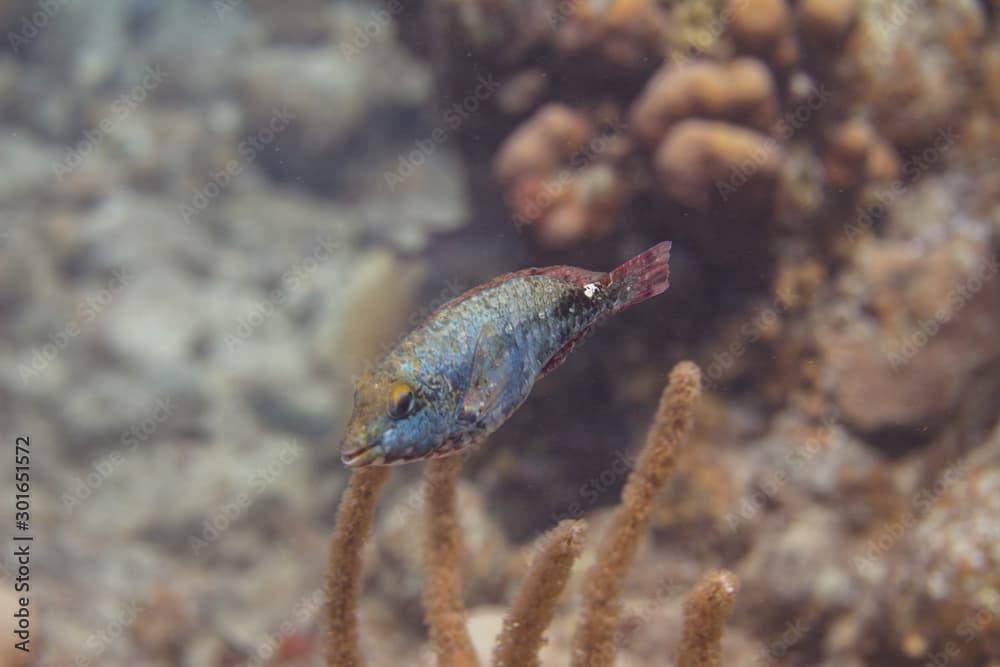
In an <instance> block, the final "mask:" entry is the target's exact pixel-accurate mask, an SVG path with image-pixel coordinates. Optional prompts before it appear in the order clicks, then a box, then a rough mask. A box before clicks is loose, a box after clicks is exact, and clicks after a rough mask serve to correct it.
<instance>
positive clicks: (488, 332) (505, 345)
mask: <svg viewBox="0 0 1000 667" xmlns="http://www.w3.org/2000/svg"><path fill="white" fill-rule="evenodd" d="M515 355H516V350H515V349H514V347H513V346H512V345H511V344H510V341H509V340H508V337H507V336H505V335H502V334H501V333H500V332H499V331H498V330H497V327H496V325H495V324H494V323H493V322H487V323H486V324H484V325H483V327H482V328H481V329H480V330H479V335H478V336H477V337H476V346H475V349H474V350H473V352H472V363H471V364H470V367H469V375H468V378H469V379H468V383H467V384H466V388H465V395H464V396H463V397H462V401H461V403H460V404H459V406H458V419H459V421H461V422H463V423H465V424H468V425H472V424H476V423H478V422H479V421H480V420H481V419H482V418H483V417H484V416H485V415H487V414H489V413H490V411H491V410H492V409H493V408H494V407H495V406H496V405H497V402H498V401H499V400H500V398H501V396H503V393H504V390H505V389H506V388H507V385H508V383H510V380H511V378H512V377H513V376H514V373H515V372H516V371H517V369H516V368H515V365H516V357H515Z"/></svg>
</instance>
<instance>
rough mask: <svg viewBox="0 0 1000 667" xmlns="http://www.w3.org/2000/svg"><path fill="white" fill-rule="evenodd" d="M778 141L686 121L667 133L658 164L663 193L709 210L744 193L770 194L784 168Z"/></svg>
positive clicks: (716, 124)
mask: <svg viewBox="0 0 1000 667" xmlns="http://www.w3.org/2000/svg"><path fill="white" fill-rule="evenodd" d="M782 157H783V156H782V151H781V149H780V148H779V147H778V145H777V142H775V141H774V140H773V139H771V138H769V137H766V136H764V135H762V134H759V133H757V132H753V131H752V130H747V129H744V128H741V127H737V126H735V125H729V124H728V123H719V122H712V121H703V120H685V121H682V122H680V123H678V124H677V125H676V126H675V127H674V128H673V129H672V130H671V131H670V132H669V134H667V137H666V139H664V140H663V143H662V144H661V145H660V147H659V149H658V150H657V151H656V156H655V164H656V171H657V175H658V176H659V182H660V184H661V187H662V188H663V190H664V191H665V192H666V193H667V194H668V195H670V196H671V197H673V198H674V199H676V200H677V201H679V202H680V203H682V204H684V205H686V206H690V207H692V208H698V209H707V208H709V207H710V206H712V205H716V204H723V203H727V202H730V200H732V199H733V198H734V197H737V196H738V195H741V194H747V195H749V194H757V193H760V192H764V193H765V194H769V193H770V191H771V189H772V188H773V185H774V179H775V177H776V175H777V173H778V170H779V169H780V168H781V163H782Z"/></svg>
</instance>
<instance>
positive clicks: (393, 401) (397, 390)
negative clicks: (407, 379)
mask: <svg viewBox="0 0 1000 667" xmlns="http://www.w3.org/2000/svg"><path fill="white" fill-rule="evenodd" d="M415 405H416V401H415V400H413V389H412V388H411V387H410V385H408V384H406V383H404V382H397V383H396V384H394V385H392V387H391V388H390V389H389V406H388V407H389V416H390V417H392V418H393V419H402V418H403V417H406V416H407V415H409V414H410V413H411V412H413V408H414V406H415Z"/></svg>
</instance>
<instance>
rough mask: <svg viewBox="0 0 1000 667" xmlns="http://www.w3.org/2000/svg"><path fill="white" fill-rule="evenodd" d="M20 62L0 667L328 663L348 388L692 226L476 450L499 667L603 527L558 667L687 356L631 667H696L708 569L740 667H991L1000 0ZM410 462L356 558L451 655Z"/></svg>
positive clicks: (850, 2) (477, 25)
mask: <svg viewBox="0 0 1000 667" xmlns="http://www.w3.org/2000/svg"><path fill="white" fill-rule="evenodd" d="M0 37H2V38H3V39H2V40H0V438H2V439H3V443H4V447H3V452H2V454H0V455H2V456H3V457H4V460H3V463H2V466H0V480H2V483H3V485H2V488H3V490H4V493H3V495H2V497H0V506H2V508H3V510H2V513H0V520H2V521H3V530H2V531H0V535H2V536H3V538H4V544H3V547H2V549H0V552H2V553H3V557H2V558H0V615H2V617H3V620H2V622H0V630H2V633H0V642H2V643H0V667H23V666H27V665H39V666H46V667H48V666H53V667H61V666H73V667H82V666H85V665H104V666H119V665H123V666H146V665H150V666H153V665H155V666H160V665H178V666H188V665H190V666H199V667H200V666H206V667H216V666H219V667H222V666H236V665H283V666H298V665H322V664H324V662H323V657H322V654H323V650H322V644H323V636H324V622H323V602H324V600H323V588H322V585H323V577H324V570H325V568H326V562H327V550H328V545H329V540H330V534H331V531H332V530H333V526H334V519H335V515H336V510H337V504H338V501H339V499H340V497H341V494H342V492H343V490H344V488H345V486H346V484H347V480H348V476H349V470H348V469H347V468H346V467H345V466H344V465H343V464H342V463H341V461H340V451H339V442H340V438H341V436H342V434H343V430H344V427H345V426H346V421H347V418H348V417H349V415H350V411H351V400H352V394H353V388H354V384H355V381H356V380H357V379H358V377H359V376H360V374H362V373H363V372H365V371H366V370H368V369H370V368H371V367H372V366H373V365H374V364H375V363H377V361H378V360H379V359H380V358H381V357H382V355H384V354H385V353H386V352H387V351H388V350H389V349H391V347H392V346H393V345H394V343H395V342H397V341H398V340H399V339H400V337H401V336H402V335H404V334H405V333H406V332H407V331H409V330H410V329H412V328H413V327H415V326H417V325H419V324H420V323H421V322H422V321H423V320H424V319H425V318H426V317H427V315H428V314H430V313H431V312H433V311H434V309H435V308H437V307H438V306H440V305H441V304H443V303H444V302H446V301H448V300H450V299H452V298H453V297H456V296H458V295H459V294H461V293H462V292H464V291H465V290H466V289H469V288H471V287H474V286H476V285H478V284H481V283H483V282H486V281H488V280H490V279H492V278H493V277H495V276H497V275H500V274H502V273H505V272H508V271H515V270H519V269H522V268H524V267H528V266H548V265H553V264H569V265H573V266H578V267H583V268H586V269H593V270H601V271H606V270H610V269H612V268H613V267H615V266H617V265H619V264H621V263H622V262H623V261H625V260H626V259H628V258H629V257H632V256H634V255H635V254H637V253H638V252H640V251H642V250H644V249H646V248H648V247H650V246H652V245H653V244H655V243H658V242H660V241H663V240H668V239H669V240H671V241H672V243H673V249H672V257H671V274H670V282H671V286H670V288H669V290H668V291H667V292H666V293H665V294H664V295H662V296H659V297H656V298H654V299H652V300H650V301H648V302H646V303H643V304H641V305H638V306H635V307H634V308H631V309H629V310H628V311H626V312H624V313H622V314H621V315H618V316H616V317H615V318H613V319H612V320H610V321H609V322H607V323H606V324H605V325H603V326H602V327H601V328H600V329H599V330H598V331H597V332H596V333H595V334H594V335H593V336H592V337H590V338H589V340H588V341H587V342H585V343H583V344H582V345H580V346H579V347H578V348H577V350H576V351H575V352H574V354H573V355H572V356H571V357H570V358H569V359H568V360H567V362H566V363H565V364H564V365H563V366H562V367H561V368H560V369H558V370H557V371H555V372H554V373H552V374H551V375H550V376H549V377H547V378H546V379H544V380H543V381H541V382H540V383H539V384H538V385H537V386H536V388H535V390H534V391H533V393H532V395H531V396H530V397H529V398H528V400H527V402H526V403H525V404H524V406H523V407H522V408H521V409H520V410H519V411H518V412H517V413H516V414H515V415H514V416H513V417H512V418H511V419H510V420H509V422H508V423H506V424H505V425H504V426H503V427H501V429H500V430H499V431H497V432H496V433H495V434H494V435H493V436H491V437H490V438H489V440H488V441H487V442H486V443H485V444H484V445H482V446H480V447H478V448H476V450H475V451H474V452H473V453H472V454H471V455H470V456H468V457H467V458H466V460H465V462H464V466H463V469H462V477H461V482H460V484H459V487H458V509H459V513H460V520H461V527H462V537H463V549H464V551H463V556H462V559H461V561H460V562H461V576H462V586H463V589H462V592H463V596H464V601H465V606H466V610H467V618H466V620H467V623H468V628H469V636H470V638H471V640H472V642H473V644H474V645H475V647H476V648H477V650H478V651H479V653H480V657H481V659H482V660H483V662H484V664H485V663H486V660H487V658H488V656H489V653H490V650H491V648H492V645H493V641H494V637H495V636H496V635H497V633H498V631H499V630H500V627H501V621H502V618H503V614H504V613H505V610H506V609H507V607H508V605H509V603H510V600H511V597H512V595H513V592H514V591H515V590H516V588H517V585H518V583H519V582H520V581H521V580H522V579H523V578H524V576H525V573H526V568H527V557H528V556H529V555H530V554H531V553H532V551H533V550H535V549H534V547H533V545H534V544H535V542H536V540H537V538H538V537H539V536H540V535H541V534H542V533H543V532H544V531H547V530H549V529H551V528H553V527H554V526H555V525H556V524H557V523H558V522H559V521H561V520H563V519H584V520H586V521H587V522H588V523H589V524H590V526H591V530H590V532H589V534H588V535H589V537H588V539H587V545H586V546H585V547H584V551H583V554H582V555H581V557H580V561H579V562H578V563H577V565H576V567H575V568H574V569H573V571H572V574H571V575H570V578H569V582H568V584H567V590H566V591H565V593H564V594H563V595H562V597H561V599H560V602H559V604H558V606H557V608H556V616H555V620H554V621H553V623H552V625H551V627H550V628H549V629H548V631H547V633H546V637H547V643H546V645H545V647H544V648H543V650H542V653H541V664H543V665H565V664H568V659H569V655H570V652H571V651H570V644H571V637H572V634H573V631H574V627H575V624H576V621H577V619H578V617H579V611H580V606H581V602H580V600H581V589H582V586H583V584H582V582H583V577H584V575H585V573H586V571H587V567H588V566H589V564H590V563H592V562H593V559H594V556H593V549H594V548H595V547H596V546H598V545H599V544H600V530H601V528H602V527H603V526H606V525H607V524H608V521H609V520H610V516H611V511H612V508H613V507H614V506H615V505H616V503H617V502H618V499H619V496H620V493H621V489H622V486H623V484H624V483H625V480H626V478H627V476H628V473H629V470H630V469H631V468H632V467H633V465H634V463H635V460H636V459H635V457H636V452H637V451H638V449H639V448H640V447H641V445H642V442H643V438H644V437H645V435H646V432H647V430H648V429H649V425H650V421H651V419H652V416H653V413H654V410H655V408H656V405H657V400H658V397H659V395H660V392H661V390H662V389H663V386H664V383H665V381H666V377H667V373H668V372H669V370H670V369H671V368H672V367H673V366H674V365H675V364H676V363H677V362H679V361H681V360H691V361H693V362H695V363H696V364H697V365H698V366H699V367H700V369H701V376H702V384H703V395H702V398H701V400H700V402H699V403H698V407H697V409H696V411H695V413H694V417H693V419H694V425H693V429H692V432H691V435H690V437H689V438H688V439H687V440H686V441H685V442H684V444H683V446H682V447H680V448H679V450H678V451H677V457H676V458H677V461H676V469H675V470H674V472H673V474H672V476H671V477H670V478H669V479H667V481H666V483H665V485H664V488H663V489H662V491H661V492H660V493H659V494H658V495H657V497H656V502H655V505H654V506H653V509H652V513H651V516H650V527H649V530H648V532H647V533H646V535H645V540H644V542H643V543H642V545H641V547H640V549H639V551H638V553H637V555H636V560H635V562H634V563H633V564H632V567H631V568H630V570H629V573H628V575H627V577H626V578H625V579H624V581H623V582H622V586H623V593H622V597H621V600H620V602H621V608H620V612H621V627H620V630H619V631H618V632H617V634H616V636H615V644H616V650H617V663H616V664H618V665H622V666H628V667H633V666H634V667H639V666H644V665H650V666H654V665H655V666H659V665H673V664H676V663H675V662H674V659H673V657H672V656H673V655H674V654H675V650H676V647H677V645H678V643H679V642H680V636H681V627H682V617H683V605H684V600H685V596H686V594H687V592H688V591H689V590H690V589H691V588H692V587H693V586H695V585H696V584H697V582H698V581H699V580H700V579H701V577H702V575H703V574H704V573H705V572H707V571H709V570H713V569H717V568H725V569H727V570H729V571H731V572H732V573H733V574H734V575H735V576H736V577H738V580H739V591H738V593H737V594H736V597H735V600H734V606H733V609H732V614H731V616H730V617H729V618H728V621H727V623H726V631H725V635H724V637H723V640H722V659H721V664H723V665H727V666H729V665H732V666H737V665H740V666H742V665H750V666H764V665H768V666H771V665H774V666H779V665H780V666H789V667H792V666H795V667H797V666H805V665H821V666H824V667H862V666H866V665H880V666H886V667H910V666H914V667H915V666H924V665H933V666H934V667H944V666H945V665H947V666H949V667H984V666H993V667H996V666H997V665H1000V421H998V420H1000V279H998V272H1000V271H998V270H1000V265H998V257H1000V252H998V251H1000V2H997V0H658V1H657V0H538V1H534V2H532V1H530V0H415V1H413V2H404V1H403V0H384V1H381V0H375V1H371V2H363V1H358V2H346V1H339V0H338V1H331V2H322V1H320V0H298V1H291V2H280V3H279V2H268V1H267V0H175V1H173V2H157V1H155V0H102V1H98V0H0ZM18 438H26V439H27V441H30V528H18V527H17V524H16V523H15V511H16V509H17V508H16V498H15V496H16V493H15V492H16V489H17V488H18V487H17V486H16V482H15V480H17V481H20V480H21V479H22V478H20V477H16V475H17V474H19V473H16V472H15V467H16V466H15V460H16V446H15V442H16V440H17V439H18ZM424 466H425V464H423V463H413V464H408V465H403V466H398V467H394V468H393V469H392V476H391V478H390V479H389V481H388V482H387V483H386V486H385V488H384V489H383V492H382V495H381V497H380V498H379V500H378V508H377V512H376V515H375V519H374V528H373V534H372V537H371V539H370V540H369V542H368V544H367V545H366V546H365V549H364V551H363V558H364V571H363V579H362V589H361V590H362V593H361V602H360V607H359V622H360V629H361V630H360V631H361V646H362V649H363V651H364V653H365V655H366V657H367V663H368V664H370V665H373V666H381V665H415V666H419V667H423V666H429V665H433V664H436V663H435V654H434V650H433V648H432V646H431V644H430V642H429V640H428V632H427V626H426V623H425V620H424V611H423V608H422V605H421V594H422V591H423V588H424V577H423V570H422V559H421V534H422V533H421V529H422V528H421V523H422V522H421V518H422V516H423V509H424V507H423V505H424V503H423V495H422V493H423V492H422V486H421V473H422V471H423V468H424ZM29 532H30V533H31V534H32V535H33V537H34V539H33V541H32V542H31V547H30V549H31V551H30V553H31V555H30V581H25V580H24V579H23V576H22V575H23V573H22V571H21V569H20V568H21V565H23V564H24V563H23V562H19V561H18V556H17V552H16V548H17V545H18V543H17V542H15V541H13V538H14V537H15V536H16V535H17V534H22V533H29ZM19 577H22V578H21V579H19ZM18 581H25V583H28V584H29V585H30V592H29V593H26V592H25V591H24V590H22V589H20V588H16V583H17V582H18ZM25 595H28V596H29V597H30V604H29V605H27V607H28V608H30V624H29V625H30V651H29V652H25V651H23V650H20V649H18V648H17V646H16V643H17V642H18V641H19V636H18V635H17V634H16V632H15V631H16V630H18V628H19V626H18V623H19V619H18V618H17V617H16V614H18V612H19V610H20V609H22V608H25V607H26V605H24V604H23V603H22V602H21V601H20V600H19V598H21V597H22V596H25ZM21 627H23V626H21Z"/></svg>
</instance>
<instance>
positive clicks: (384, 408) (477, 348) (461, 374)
mask: <svg viewBox="0 0 1000 667" xmlns="http://www.w3.org/2000/svg"><path fill="white" fill-rule="evenodd" d="M669 262H670V241H664V242H662V243H659V244H657V245H655V246H653V247H652V248H650V249H648V250H646V251H645V252H642V253H640V254H639V255H637V256H635V257H633V258H632V259H630V260H628V261H627V262H625V263H624V264H622V265H621V266H620V267H618V268H616V269H614V270H612V271H610V272H607V273H602V272H598V271H588V270H586V269H580V268H576V267H572V266H549V267H544V268H529V269H524V270H521V271H516V272H514V273H508V274H505V275H502V276H500V277H498V278H495V279H493V280H491V281H490V282H487V283H485V284H483V285H480V286H478V287H474V288H472V289H470V290H469V291H467V292H465V293H463V294H461V295H459V296H457V297H455V298H454V299H452V300H450V301H448V302H447V303H445V304H443V305H442V306H441V307H439V308H438V309H437V310H435V311H434V312H433V313H431V314H430V315H429V316H428V318H427V319H426V320H425V321H424V322H423V324H421V325H419V326H417V327H416V328H415V329H414V330H413V331H411V332H410V333H409V334H408V335H407V336H406V337H405V338H403V339H402V340H401V341H400V343H399V344H398V345H397V346H396V347H395V348H393V349H392V350H391V351H390V352H389V353H388V354H387V355H386V356H385V357H384V358H383V359H382V360H381V361H380V362H379V363H378V364H376V365H375V366H374V367H373V368H372V369H371V370H370V371H369V372H367V373H365V374H363V375H362V376H361V377H359V378H358V381H357V384H356V386H355V392H354V406H353V410H352V412H351V416H350V419H349V420H348V423H347V428H346V431H345V434H344V437H343V440H342V442H341V449H340V451H341V460H342V461H343V463H344V464H345V465H347V466H350V467H362V466H381V465H396V464H401V463H408V462H411V461H419V460H425V459H431V458H438V457H443V456H450V455H453V454H456V453H458V452H462V451H465V450H467V449H468V448H470V447H472V446H474V445H477V444H479V443H481V442H483V441H484V440H485V439H486V438H487V437H489V436H490V435H491V434H492V433H493V432H494V431H496V430H497V429H498V428H499V427H500V426H501V425H502V424H503V423H504V422H505V421H507V419H508V418H509V417H510V416H511V415H512V414H513V413H514V412H515V411H516V410H517V409H518V408H519V407H520V406H521V404H522V403H524V401H525V400H526V399H527V398H528V394H529V393H530V392H531V389H532V388H533V387H534V385H535V383H536V382H537V381H538V380H540V379H541V378H542V377H544V376H546V375H548V374H549V373H551V372H552V371H554V370H555V369H556V368H558V367H559V366H560V365H561V364H562V363H563V362H564V361H565V360H566V358H567V357H568V356H569V354H570V353H571V352H572V351H573V349H574V348H575V347H576V346H577V344H578V343H580V341H581V340H583V339H584V337H586V336H587V335H588V334H589V333H591V332H592V331H593V330H594V328H595V327H596V326H597V325H598V324H600V323H601V322H602V321H604V320H606V319H607V318H609V317H611V316H613V315H615V314H617V313H619V312H621V311H622V310H624V309H626V308H628V307H630V306H632V305H635V304H637V303H640V302H642V301H645V300H646V299H649V298H651V297H654V296H656V295H658V294H661V293H663V292H664V291H665V290H666V289H667V287H668V286H669V278H670V268H669Z"/></svg>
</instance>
